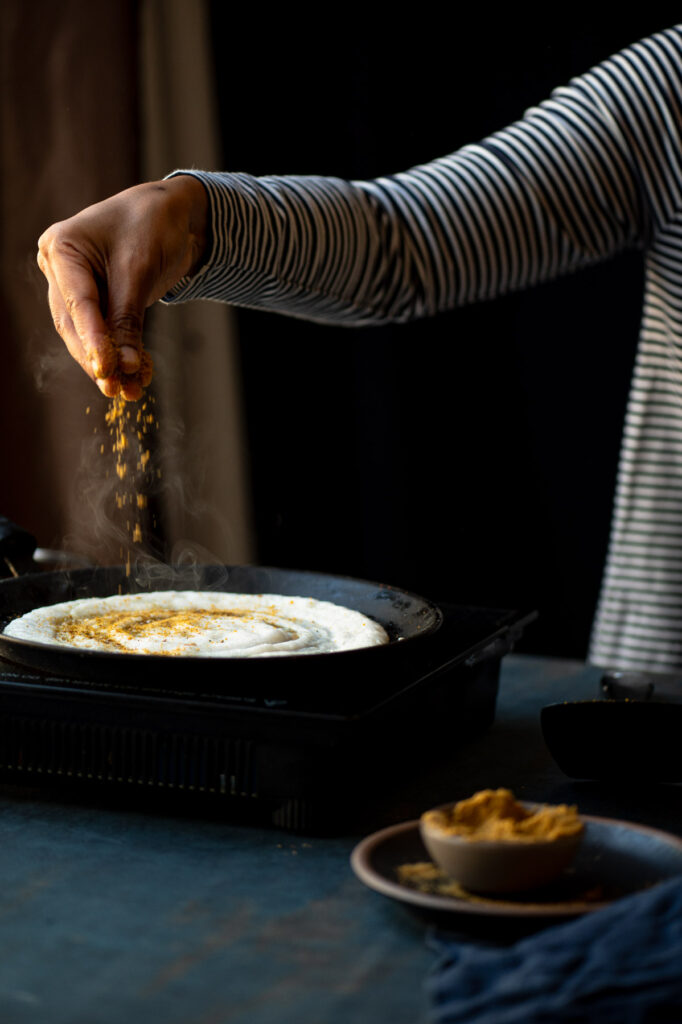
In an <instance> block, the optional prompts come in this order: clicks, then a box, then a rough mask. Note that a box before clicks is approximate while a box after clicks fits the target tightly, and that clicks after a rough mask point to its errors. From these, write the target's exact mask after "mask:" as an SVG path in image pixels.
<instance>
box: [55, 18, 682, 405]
mask: <svg viewBox="0 0 682 1024" xmlns="http://www.w3.org/2000/svg"><path fill="white" fill-rule="evenodd" d="M681 67H682V27H678V28H675V29H670V30H668V31H666V32H664V33H660V34H659V35H657V36H654V37H651V38H650V39H648V40H644V41H643V42H642V43H638V44H636V45H635V46H632V47H629V48H628V49H627V50H625V51H623V53H622V54H619V55H617V56H615V57H613V58H611V59H610V60H608V61H605V62H604V63H603V64H601V65H599V66H598V67H597V68H595V69H594V70H593V71H591V72H589V73H588V74H586V75H584V76H582V77H581V78H578V79H576V80H575V81H574V82H572V83H571V85H570V86H568V87H566V88H564V89H559V90H557V91H556V92H555V93H554V94H553V95H552V97H551V98H550V99H549V100H548V101H547V102H545V103H543V104H542V105H541V106H540V107H537V108H534V109H532V110H530V111H529V112H528V113H527V114H526V116H525V117H524V118H523V120H521V121H519V122H517V123H516V124H514V125H512V126H511V127H509V128H507V129H505V130H504V131H501V132H498V133H496V134H495V135H493V136H491V137H490V138H489V139H487V140H485V141H483V142H482V143H480V144H478V145H473V146H467V147H465V148H463V149H461V150H459V151H458V152H456V153H454V154H452V155H451V156H448V157H444V158H442V159H440V160H435V161H433V162H432V163H430V164H426V165H424V166H422V167H417V168H413V169H412V170H411V171H408V172H406V173H404V174H398V175H395V176H392V177H387V178H381V179H377V180H375V181H368V182H345V181H341V180H339V179H334V178H315V177H281V178H275V177H265V178H253V177H250V176H248V175H245V174H207V173H203V172H178V174H177V176H172V177H171V178H170V179H169V180H167V181H166V182H165V183H162V182H157V183H152V184H151V185H147V186H138V188H137V189H132V190H129V192H128V193H122V194H121V196H117V197H113V199H111V200H107V201H106V202H105V203H103V204H98V205H97V206H96V207H91V208H90V210H89V211H84V213H83V214H79V215H78V216H77V217H76V218H72V220H71V221H66V222H64V224H62V225H58V226H57V228H56V229H55V228H53V229H50V231H48V232H46V235H45V236H43V239H41V255H40V261H41V267H42V268H43V270H44V272H45V273H46V276H47V277H48V280H49V283H50V304H51V307H52V311H53V316H54V319H55V323H56V325H57V328H58V330H59V331H60V333H61V334H62V337H63V338H64V340H65V341H66V343H67V345H69V348H70V350H71V351H72V353H73V354H74V355H75V357H76V358H77V359H79V361H80V362H81V364H82V365H84V367H85V368H86V369H87V370H89V372H90V373H91V375H94V376H96V377H98V378H99V385H100V388H101V389H102V390H103V391H104V392H105V394H111V393H114V392H115V391H116V390H118V388H119V387H122V389H123V393H124V395H126V397H136V395H138V394H139V393H140V392H141V388H142V386H143V385H144V382H145V380H146V379H147V377H146V375H142V373H143V368H142V367H141V366H140V355H141V340H140V339H141V325H142V318H143V314H144V309H145V308H146V306H148V305H150V304H151V303H152V302H154V301H155V300H156V299H158V298H160V297H161V296H162V295H165V298H166V299H167V300H168V301H186V300H189V299H199V298H203V299H217V300H220V301H225V302H230V303H233V304H236V305H244V306H251V307H258V308H263V309H270V310H274V311H277V312H280V313H285V314H289V315H294V316H300V317H306V318H308V319H313V320H319V321H327V322H334V323H348V324H358V325H360V324H362V325H365V324H377V323H382V322H386V321H389V320H406V319H410V318H414V317H420V316H426V315H431V314H434V313H437V312H438V311H439V310H445V309H451V308H453V307H455V306H457V305H459V304H462V303H465V302H472V301H477V300H480V299H486V298H491V297H493V296H495V295H500V294H503V293H505V292H507V291H510V290H513V289H518V288H523V287H526V286H528V285H532V284H535V283H536V282H538V281H541V280H547V279H550V278H552V277H555V276H557V275H558V274H562V273H568V272H570V271H573V270H575V269H577V268H578V267H580V266H584V265H587V264H590V263H593V262H596V261H598V260H603V259H606V258H608V257H609V256H611V255H613V254H615V253H617V252H619V251H621V250H624V249H626V248H629V247H634V246H640V247H643V246H645V245H646V244H647V243H648V241H649V239H650V238H651V237H653V236H654V235H655V233H656V231H657V229H658V228H659V227H660V226H661V224H665V223H666V221H667V220H668V219H669V217H670V215H671V213H672V212H673V210H674V209H676V208H677V205H678V202H679V194H680V182H681V179H682V174H681V171H680V153H681V150H682V146H681V145H680V135H681V124H682V99H681V97H680V90H681V80H680V68H681ZM112 204H113V206H112ZM131 210H132V211H133V213H134V215H129V214H130V211H131ZM112 211H113V212H116V217H113V218H112ZM207 238H210V243H207V242H206V239H207ZM204 249H206V251H204ZM102 294H103V295H104V299H102V298H100V296H101V295H102ZM136 367H138V369H136ZM136 375H141V376H136ZM147 375H148V374H147Z"/></svg>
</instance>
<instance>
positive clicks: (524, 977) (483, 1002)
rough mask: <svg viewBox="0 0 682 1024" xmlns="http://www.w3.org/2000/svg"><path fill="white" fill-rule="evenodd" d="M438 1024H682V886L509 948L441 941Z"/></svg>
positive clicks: (660, 888)
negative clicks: (570, 1022) (568, 1022)
mask: <svg viewBox="0 0 682 1024" xmlns="http://www.w3.org/2000/svg"><path fill="white" fill-rule="evenodd" d="M436 946H437V948H438V950H439V952H440V955H441V958H440V961H439V963H438V964H437V965H436V967H435V969H434V971H433V974H432V975H431V976H430V977H429V979H428V980H427V992H428V995H429V997H430V1000H431V1002H430V1018H431V1020H432V1021H434V1022H437V1024H459V1022H462V1024H464V1022H466V1024H549V1022H552V1024H554V1022H564V1021H581V1022H592V1021H595V1022H596V1021H598V1022H599V1024H654V1022H656V1024H659V1022H666V1024H673V1022H675V1024H680V1022H682V878H675V879H671V880H668V881H666V882H662V883H660V884H658V885H655V886H653V887H652V888H650V889H647V890H645V891H643V892H640V893H637V894H635V895H633V896H627V897H624V898H623V899H620V900H616V901H615V902H614V903H612V904H611V905H610V906H608V907H605V908H604V909H602V910H597V911H593V912H592V913H589V914H587V915H585V916H584V917H581V918H577V919H575V920H572V921H570V922H569V923H566V924H559V925H555V926H553V927H551V928H548V929H546V930H545V931H542V932H539V933H537V934H534V935H532V936H531V937H530V938H524V939H521V940H520V941H518V942H516V943H515V944H514V945H512V946H509V947H508V948H504V949H491V948H481V947H480V946H475V945H472V944H470V943H465V944H460V943H458V942H453V941H452V940H451V939H443V938H437V939H436Z"/></svg>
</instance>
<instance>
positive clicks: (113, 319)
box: [38, 175, 208, 400]
mask: <svg viewBox="0 0 682 1024" xmlns="http://www.w3.org/2000/svg"><path fill="white" fill-rule="evenodd" d="M207 223H208V196H207V194H206V190H205V189H204V187H203V185H202V184H201V182H200V181H199V180H198V179H197V178H193V177H192V176H191V175H178V176H176V177H174V178H169V179H167V180H165V181H154V182H149V183H147V184H144V185H136V186H135V187H134V188H130V189H127V190H126V191H125V192H119V193H118V195H115V196H112V197H111V198H110V199H105V200H104V202H101V203H96V204H95V205H94V206H89V207H87V209H85V210H83V211H82V212H81V213H78V214H76V216H75V217H71V218H69V220H64V221H60V222H59V223H57V224H53V225H52V227H50V228H48V229H47V231H46V232H45V233H44V234H43V235H41V237H40V240H39V242H38V265H39V267H40V269H41V270H42V272H43V274H44V275H45V277H46V278H47V281H48V285H49V291H48V301H49V304H50V311H51V313H52V319H53V320H54V325H55V327H56V328H57V332H58V333H59V335H60V336H61V338H62V340H63V341H64V342H65V344H66V347H67V348H68V350H69V352H70V353H71V355H72V356H73V357H74V359H75V360H76V361H77V362H78V363H80V365H81V366H82V367H83V369H84V370H85V372H86V373H87V374H88V376H89V377H91V378H92V379H93V380H94V381H96V383H97V385H98V387H99V389H100V391H102V392H103V394H105V395H107V396H109V397H113V396H114V395H116V394H118V393H119V392H120V393H121V395H122V396H123V397H124V398H126V399H128V400H135V399H137V398H140V397H141V395H142V393H143V390H144V388H145V387H146V386H147V385H148V384H149V382H150V380H151V377H152V363H151V359H150V357H149V355H148V354H147V353H146V352H145V351H144V349H143V347H142V324H143V320H144V312H145V310H146V309H147V307H148V306H151V305H152V304H153V303H154V302H156V301H157V300H158V299H160V298H161V297H162V296H163V295H165V293H166V292H167V291H168V290H169V289H170V288H172V287H173V285H175V284H176V283H177V282H178V281H179V280H180V278H181V277H184V276H185V275H186V274H190V275H191V274H193V273H195V272H196V270H197V269H198V268H199V266H200V265H201V263H202V261H203V259H204V256H205V252H204V251H205V248H206V238H207Z"/></svg>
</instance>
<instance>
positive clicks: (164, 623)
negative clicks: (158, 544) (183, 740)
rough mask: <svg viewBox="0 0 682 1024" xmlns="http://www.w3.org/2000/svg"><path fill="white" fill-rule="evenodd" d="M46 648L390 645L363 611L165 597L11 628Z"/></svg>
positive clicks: (73, 607) (46, 616) (115, 600)
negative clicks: (55, 646)
mask: <svg viewBox="0 0 682 1024" xmlns="http://www.w3.org/2000/svg"><path fill="white" fill-rule="evenodd" d="M5 633H6V634H7V635H8V636H13V637H17V638H19V639H22V640H33V641H37V642H38V643H48V644H60V645H65V646H68V647H84V648H87V649H89V650H94V651H108V652H109V653H113V652H119V653H127V654H157V655H158V654H162V655H172V656H190V657H191V656H194V657H196V656H201V657H211V658H237V657H238V658H257V657H263V656H268V657H269V656H273V655H284V654H319V653H323V652H328V651H345V650H351V649H353V648H357V647H372V646H374V645H376V644H385V643H388V636H387V634H386V632H385V630H384V629H383V628H382V627H381V626H380V625H379V624H378V623H377V622H374V621H373V620H372V619H370V618H368V617H367V616H366V615H363V614H362V613H361V612H357V611H353V610H352V609H350V608H344V607H342V606H341V605H336V604H331V603H330V602H329V601H317V600H315V599H314V598H307V597H283V596H282V595H281V594H223V593H217V592H215V593H214V592H202V591H192V590H188V591H158V592H154V593H150V594H121V595H117V596H113V597H102V598H84V599H82V600H78V601H66V602H64V603H62V604H53V605H48V606H46V607H44V608H36V609H34V610H33V611H31V612H28V613H27V614H26V615H22V616H20V617H19V618H17V619H14V620H13V621H12V622H10V623H9V625H8V626H7V627H6V628H5Z"/></svg>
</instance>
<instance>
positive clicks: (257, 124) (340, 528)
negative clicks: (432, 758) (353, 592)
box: [212, 0, 675, 657]
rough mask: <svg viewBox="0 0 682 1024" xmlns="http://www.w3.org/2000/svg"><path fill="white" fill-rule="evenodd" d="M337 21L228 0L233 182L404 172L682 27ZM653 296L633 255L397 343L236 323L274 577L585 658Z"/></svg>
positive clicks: (262, 528) (661, 13)
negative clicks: (239, 10)
mask: <svg viewBox="0 0 682 1024" xmlns="http://www.w3.org/2000/svg"><path fill="white" fill-rule="evenodd" d="M452 10H453V11H457V10H458V8H452ZM325 11H327V14H328V16H329V18H330V20H329V21H328V22H326V23H325V25H324V26H322V25H321V24H318V25H314V24H313V25H311V23H310V22H308V21H306V22H304V21H303V20H301V21H300V22H299V21H297V19H296V18H295V17H293V16H292V15H291V14H288V15H286V16H281V17H279V18H278V17H277V16H275V17H274V19H273V18H272V17H268V19H267V20H265V21H264V20H263V19H262V18H261V19H260V20H259V19H257V18H256V17H255V16H249V15H245V14H240V15H237V16H235V13H234V6H233V5H231V4H227V3H225V2H222V0H214V3H213V5H212V17H213V29H214V38H215V40H216V56H217V67H218V72H217V74H218V83H217V84H218V93H219V97H220V109H221V121H222V130H223V166H224V167H226V168H229V169H230V170H241V171H247V172H250V173H253V174H306V173H312V174H332V175H337V176H341V177H347V178H364V177H372V176H375V175H379V174H390V173H392V172H395V171H400V170H404V169H407V168H408V167H410V166H412V165H414V164H416V163H422V162H425V161H427V160H429V159H432V158H435V157H438V156H441V155H444V154H446V153H448V152H451V151H453V150H455V149H456V148H457V147H459V146H461V145H463V144H466V143H468V142H473V141H476V140H478V139H480V138H482V137H483V136H485V135H486V134H488V133H490V132H492V131H495V130H496V129H499V128H502V127H504V126H505V125H506V124H508V123H509V122H511V121H513V120H515V119H517V118H518V117H520V116H521V115H522V113H523V112H524V110H525V109H526V108H527V107H528V106H531V105H533V104H534V103H537V102H540V101H541V100H543V99H544V98H546V96H547V95H548V94H549V92H550V91H551V89H552V88H553V87H554V86H556V85H560V84H563V83H565V82H566V81H568V79H570V78H571V76H573V75H576V74H580V73H581V72H583V71H585V70H587V69H588V68H589V67H590V66H592V65H593V64H595V63H597V62H598V61H600V60H601V59H603V58H605V57H608V56H609V55H610V54H611V53H613V52H615V51H617V50H618V49H619V48H621V47H623V46H626V45H628V44H629V43H631V42H633V41H635V40H636V39H638V38H641V37H642V36H644V35H647V34H649V33H651V32H654V31H657V30H658V29H660V28H664V27H666V25H668V24H670V23H672V22H673V20H674V18H675V12H674V8H673V7H672V5H670V7H668V6H667V5H658V7H656V8H655V9H654V11H653V17H652V18H651V19H647V18H645V17H639V18H635V17H634V16H630V17H623V16H621V15H620V14H619V17H618V23H617V24H616V23H611V22H610V21H608V20H607V19H606V18H603V19H601V20H600V19H596V20H595V19H592V20H591V22H590V24H589V25H586V24H582V23H579V22H578V21H576V22H574V23H571V22H569V21H561V22H559V20H558V19H557V18H556V17H552V18H547V19H546V20H545V21H536V22H533V23H530V22H528V21H526V20H524V19H519V18H512V17H511V16H506V17H502V18H499V17H495V18H492V17H491V16H490V9H489V8H488V7H487V5H486V7H485V8H483V7H482V12H481V16H480V17H478V18H477V17H476V16H474V15H469V16H467V17H466V18H462V17H460V15H459V14H450V15H448V18H447V21H446V22H444V21H443V20H442V17H441V16H440V15H439V16H437V15H436V13H435V11H436V9H435V8H430V7H429V6H428V5H426V6H423V5H422V6H420V8H419V11H420V18H419V20H417V19H416V18H415V16H414V15H412V16H411V17H410V18H401V17H398V18H395V15H394V14H393V13H392V12H391V13H387V14H386V17H385V18H384V19H383V22H382V20H381V19H379V18H377V21H376V23H373V22H371V21H370V20H368V18H367V16H366V12H365V15H364V16H361V15H360V14H359V12H358V11H353V10H352V9H349V8H343V9H342V10H338V9H334V10H333V11H332V10H331V9H327V8H325ZM334 18H336V19H337V20H332V19H334ZM388 19H392V20H391V21H390V22H389V21H388ZM641 297H642V255H641V253H636V252H633V253H626V254H624V255H621V256H619V257H617V258H616V259H613V260H611V261H609V262H607V263H605V264H603V265H600V266H599V267H596V268H591V269H589V270H586V271H582V272H580V273H579V274H577V275H574V276H571V277H567V278H563V279H561V280H558V281H555V282H551V283H547V284H543V285H541V286H539V287H536V288H534V289H532V290H531V291H528V292H525V293H520V294H516V295H512V296H507V297H505V298H502V299H499V300H496V301H495V302H489V303H485V304H483V305H478V306H473V307H467V308H463V309H460V310H457V311H454V312H452V313H449V314H446V315H443V316H440V317H438V318H435V319H433V320H428V321H419V322H415V323H411V324H408V325H403V326H388V327H381V328H375V329H372V330H367V329H351V328H336V327H321V326H318V325H314V324H308V323H304V322H302V321H298V320H292V319H288V318H285V317H280V316H277V315H273V314H267V313H258V312H254V311H240V313H239V314H238V317H239V327H240V335H241V345H242V360H243V366H244V372H245V380H246V403H247V417H248V430H249V439H250V448H251V460H252V474H253V488H254V501H255V514H256V520H257V536H258V545H259V550H258V558H259V561H261V562H262V563H265V564H273V565H283V566H289V567H296V568H308V569H316V570H323V571H329V572H337V573H345V574H351V575H357V576H362V577H366V578H369V579H377V580H382V581H384V582H388V583H393V584H395V585H397V586H402V587H405V588H408V589H412V590H415V591H417V592H419V593H422V594H424V595H426V596H428V597H432V598H436V599H445V600H450V601H455V602H459V603H464V604H485V605H497V606H505V607H524V608H525V607H531V606H532V607H534V608H537V609H538V610H539V611H540V613H541V615H540V619H539V621H538V623H537V624H536V625H535V626H534V627H533V628H532V629H531V630H530V631H529V633H528V634H527V636H526V638H525V639H524V641H523V644H522V645H521V646H522V649H526V650H531V651H536V652H538V653H540V652H542V653H554V654H560V655H566V656H576V657H583V656H584V654H585V652H586V647H587V642H588V636H589V627H590V622H591V618H592V614H593V611H594V605H595V602H596V599H597V595H598V588H599V581H600V576H601V569H602V564H603V560H604V556H605V553H606V545H607V539H608V531H609V524H610V511H611V502H612V494H613V488H614V482H615V474H616V468H617V457H618V450H619V444H620V436H621V430H622V420H623V413H624V409H625V402H626V398H627V391H628V385H629V380H630V375H631V371H632V363H633V358H634V353H635V348H636V340H637V332H638V325H639V316H640V308H641Z"/></svg>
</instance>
